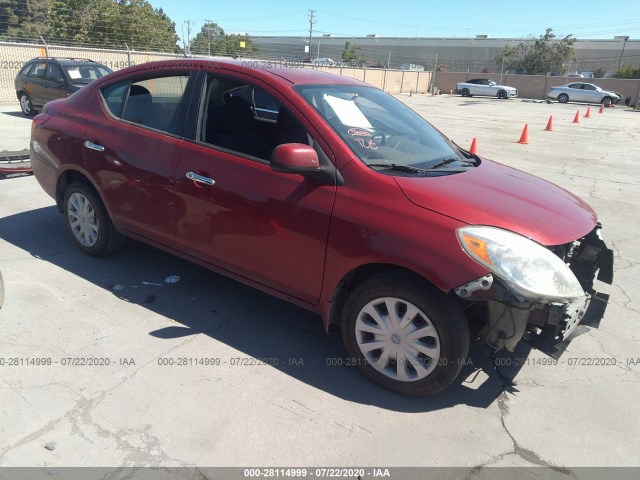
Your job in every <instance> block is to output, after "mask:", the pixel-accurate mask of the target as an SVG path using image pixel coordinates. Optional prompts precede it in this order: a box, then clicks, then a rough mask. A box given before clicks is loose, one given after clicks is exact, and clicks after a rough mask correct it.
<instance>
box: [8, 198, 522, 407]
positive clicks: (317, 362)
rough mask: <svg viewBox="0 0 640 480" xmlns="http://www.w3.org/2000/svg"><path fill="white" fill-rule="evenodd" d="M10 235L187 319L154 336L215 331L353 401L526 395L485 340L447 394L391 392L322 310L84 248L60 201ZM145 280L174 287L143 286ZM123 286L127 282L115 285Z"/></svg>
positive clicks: (431, 401)
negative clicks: (350, 354) (352, 355)
mask: <svg viewBox="0 0 640 480" xmlns="http://www.w3.org/2000/svg"><path fill="white" fill-rule="evenodd" d="M0 238H2V239H4V240H5V241H7V242H9V243H11V244H13V245H15V246H16V247H18V248H20V249H23V250H25V251H27V252H29V253H30V254H31V255H32V256H34V257H36V258H39V259H41V260H43V261H46V262H49V263H51V264H53V265H56V266H58V267H60V268H62V269H64V270H67V271H69V272H71V273H73V274H74V275H77V276H78V277H80V278H82V279H84V280H86V281H89V282H91V283H93V284H95V285H97V286H100V287H102V288H104V289H106V290H109V291H111V292H112V293H113V294H114V295H116V296H117V297H119V298H121V299H122V300H123V301H127V302H130V303H136V304H138V305H140V306H142V307H144V308H147V309H149V310H151V311H153V312H156V313H158V314H160V315H162V316H164V317H167V318H169V319H171V320H174V321H175V322H177V323H178V324H179V325H175V326H170V327H165V328H160V329H158V330H155V331H152V332H149V335H152V336H154V337H156V338H178V337H186V336H189V335H194V334H205V335H208V336H210V337H211V338H213V339H215V340H217V341H219V342H223V343H225V344H227V345H229V346H230V347H232V348H234V349H236V350H239V351H241V352H243V353H244V354H246V355H248V356H251V357H253V358H256V359H270V360H269V361H270V362H271V363H276V361H277V363H278V364H277V365H273V368H277V369H278V370H280V371H282V372H284V373H286V374H287V375H290V376H291V377H293V378H295V379H297V380H299V381H301V382H304V383H306V384H308V385H310V386H312V387H315V388H318V389H321V390H324V391H325V392H328V393H330V394H332V395H335V396H337V397H340V398H343V399H345V400H348V401H352V402H357V403H362V404H369V405H375V406H377V407H380V408H385V409H388V410H394V411H402V412H426V411H432V410H439V409H443V408H449V407H453V406H455V405H458V404H465V405H469V406H473V407H480V408H485V407H488V406H489V405H491V404H492V403H493V402H494V401H495V400H496V399H497V398H498V396H500V395H501V394H502V392H503V391H505V390H506V391H508V392H513V393H516V392H517V388H516V387H515V386H513V385H512V384H511V380H512V379H513V378H514V377H515V375H516V374H517V372H518V370H519V368H516V367H514V368H513V369H511V370H507V368H506V367H500V371H497V370H496V368H495V367H494V365H493V363H492V360H491V358H490V357H489V355H488V353H487V351H486V350H485V349H484V347H481V346H480V345H478V344H473V345H472V348H471V351H470V357H469V360H468V361H467V364H466V365H465V366H464V367H463V370H462V373H461V375H460V376H459V377H458V378H457V379H456V380H455V381H454V383H453V384H452V385H450V386H449V387H448V388H447V389H446V390H445V391H444V392H442V393H441V394H439V395H437V396H434V397H429V398H407V397H403V396H400V395H396V394H394V393H391V392H388V391H386V390H384V389H382V388H380V387H378V386H377V385H375V384H373V383H372V382H370V381H369V380H367V379H366V378H365V377H364V376H363V375H361V374H360V373H359V372H358V371H357V370H356V368H355V367H351V366H346V360H347V357H346V354H345V351H344V349H343V347H342V342H341V338H340V335H335V334H334V335H326V334H325V332H324V328H323V326H322V322H321V321H320V318H319V317H318V316H316V315H315V314H313V313H310V312H308V311H306V310H303V309H301V308H298V307H296V306H293V305H291V304H289V303H287V302H284V301H281V300H278V299H276V298H273V297H271V296H269V295H267V294H264V293H262V292H260V291H258V290H255V289H253V288H250V287H247V286H244V285H242V284H240V283H238V282H236V281H233V280H230V279H228V278H226V277H223V276H221V275H218V274H215V273H213V272H211V271H209V270H207V269H205V268H202V267H199V266H197V265H195V264H193V263H190V262H188V261H184V260H181V259H179V258H177V257H174V256H172V255H169V254H166V253H164V252H162V251H159V250H157V249H155V248H152V247H149V246H146V245H143V244H141V243H138V242H134V241H130V242H129V243H128V245H127V247H126V248H125V249H124V251H122V252H121V253H118V254H116V255H114V256H112V257H109V258H105V259H95V258H91V257H88V256H86V255H84V254H82V253H81V252H80V250H78V249H77V248H75V246H74V244H73V242H72V240H71V238H70V237H69V234H68V232H67V231H66V229H65V225H64V220H63V218H62V216H61V215H60V214H59V213H58V211H57V210H56V208H55V207H54V206H51V207H45V208H40V209H36V210H30V211H27V212H23V213H18V214H16V215H12V216H9V217H5V218H2V219H0ZM168 275H179V276H180V277H181V281H180V282H178V283H175V284H172V285H168V284H164V279H165V277H167V276H168ZM143 281H145V282H150V283H155V284H164V285H163V286H161V287H160V286H157V285H143V284H142V282H143ZM116 285H118V286H123V287H124V288H123V289H120V290H118V289H114V287H115V286H116ZM133 285H136V286H137V288H131V286H133ZM118 288H119V287H118ZM5 300H7V301H9V300H10V299H8V298H6V299H5ZM141 341H143V340H141ZM528 354H529V347H527V346H526V345H521V346H520V347H519V348H518V350H516V352H515V353H514V354H509V353H506V354H504V355H503V356H506V357H509V356H511V357H513V356H517V357H518V358H526V357H527V356H528ZM276 359H277V360H276ZM300 360H302V363H303V364H301V362H300ZM262 368H268V367H262ZM478 375H480V376H482V377H487V378H486V380H485V381H484V382H483V383H482V382H479V381H474V379H475V378H476V376H478Z"/></svg>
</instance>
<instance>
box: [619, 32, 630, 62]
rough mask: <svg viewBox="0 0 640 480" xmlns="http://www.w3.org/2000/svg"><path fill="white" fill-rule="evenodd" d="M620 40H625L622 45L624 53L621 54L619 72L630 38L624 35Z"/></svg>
mask: <svg viewBox="0 0 640 480" xmlns="http://www.w3.org/2000/svg"><path fill="white" fill-rule="evenodd" d="M620 38H621V39H622V40H624V43H623V44H622V52H621V53H620V60H618V70H620V67H621V66H622V56H623V55H624V47H626V46H627V40H629V36H628V35H624V36H621V37H620Z"/></svg>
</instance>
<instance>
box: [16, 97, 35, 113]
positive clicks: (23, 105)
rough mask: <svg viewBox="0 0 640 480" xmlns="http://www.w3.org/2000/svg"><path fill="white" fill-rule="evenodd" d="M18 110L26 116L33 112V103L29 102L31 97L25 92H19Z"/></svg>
mask: <svg viewBox="0 0 640 480" xmlns="http://www.w3.org/2000/svg"><path fill="white" fill-rule="evenodd" d="M20 110H22V113H24V115H25V116H27V117H30V116H31V115H33V114H34V112H35V111H34V110H33V104H32V103H31V99H30V98H29V95H27V94H26V93H21V94H20Z"/></svg>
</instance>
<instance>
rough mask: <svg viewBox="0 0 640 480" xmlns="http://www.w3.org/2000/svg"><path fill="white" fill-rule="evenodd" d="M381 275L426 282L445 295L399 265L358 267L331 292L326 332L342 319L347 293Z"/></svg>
mask: <svg viewBox="0 0 640 480" xmlns="http://www.w3.org/2000/svg"><path fill="white" fill-rule="evenodd" d="M383 273H388V274H389V275H393V276H403V277H405V278H412V279H415V280H416V281H419V282H426V283H428V284H430V285H432V286H433V287H434V288H437V289H438V290H440V291H443V292H444V293H446V290H443V289H442V288H441V287H439V286H438V285H436V284H435V283H434V282H433V281H431V280H430V279H429V278H427V277H425V276H424V275H421V274H419V273H417V272H415V271H414V270H411V269H409V268H406V267H403V266H401V265H396V264H392V263H367V264H363V265H359V266H357V267H355V268H353V269H352V270H350V271H349V272H347V273H346V274H345V275H344V276H343V277H342V279H341V280H340V281H339V282H338V284H337V286H336V288H335V290H334V291H333V296H332V298H331V303H330V304H329V308H328V311H327V314H326V315H323V320H324V323H325V328H326V329H327V331H329V329H330V328H331V327H332V326H334V327H335V326H339V325H340V318H341V317H342V312H343V310H344V306H345V302H346V300H347V298H348V297H349V293H350V292H351V291H352V290H353V289H354V288H355V287H356V286H357V285H358V284H360V283H362V282H363V281H365V280H367V279H369V278H371V277H374V276H378V275H381V274H383Z"/></svg>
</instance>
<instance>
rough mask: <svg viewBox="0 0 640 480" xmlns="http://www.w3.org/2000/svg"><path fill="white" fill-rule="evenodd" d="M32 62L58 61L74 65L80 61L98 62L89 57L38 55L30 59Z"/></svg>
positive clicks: (62, 63)
mask: <svg viewBox="0 0 640 480" xmlns="http://www.w3.org/2000/svg"><path fill="white" fill-rule="evenodd" d="M29 61H30V62H44V61H49V62H57V63H59V64H61V65H74V64H78V63H95V64H98V62H96V61H95V60H91V59H89V58H70V57H38V58H32V59H31V60H29Z"/></svg>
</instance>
